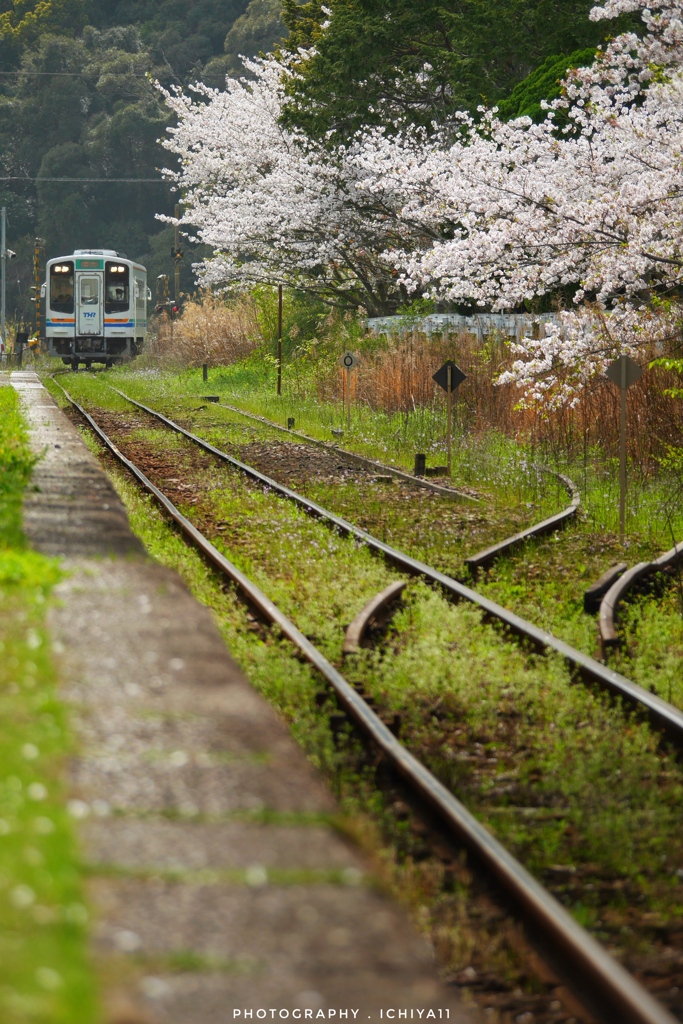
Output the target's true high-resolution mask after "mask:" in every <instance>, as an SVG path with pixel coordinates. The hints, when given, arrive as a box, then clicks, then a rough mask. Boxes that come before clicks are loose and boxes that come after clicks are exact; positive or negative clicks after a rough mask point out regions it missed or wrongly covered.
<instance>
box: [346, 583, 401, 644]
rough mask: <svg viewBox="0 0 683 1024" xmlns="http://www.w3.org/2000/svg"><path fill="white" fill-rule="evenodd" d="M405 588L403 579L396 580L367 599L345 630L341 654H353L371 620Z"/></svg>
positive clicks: (384, 609) (395, 600) (388, 605)
mask: <svg viewBox="0 0 683 1024" xmlns="http://www.w3.org/2000/svg"><path fill="white" fill-rule="evenodd" d="M405 588H406V584H405V580H397V581H396V583H390V584H389V586H388V587H386V588H385V589H384V590H383V591H382V592H381V594H377V596H376V597H373V599H372V601H368V603H367V604H366V606H365V608H362V609H361V610H360V611H359V612H358V615H356V617H355V619H354V620H353V622H352V623H351V625H350V626H349V628H348V629H347V630H346V636H345V637H344V646H343V648H342V654H353V653H354V652H355V651H357V650H358V648H359V647H360V645H361V643H362V642H363V637H364V636H365V634H366V632H367V629H368V626H369V625H370V623H371V622H372V620H373V619H376V618H377V617H378V616H380V615H381V614H382V613H383V612H386V610H387V609H388V608H389V607H390V605H392V604H394V603H395V602H397V601H398V600H399V598H400V596H401V594H402V593H403V591H404V590H405Z"/></svg>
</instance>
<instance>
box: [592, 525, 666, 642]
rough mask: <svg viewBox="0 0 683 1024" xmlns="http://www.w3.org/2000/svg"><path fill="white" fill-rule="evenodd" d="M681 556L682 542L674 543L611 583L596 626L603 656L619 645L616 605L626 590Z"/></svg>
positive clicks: (664, 569) (662, 570)
mask: <svg viewBox="0 0 683 1024" xmlns="http://www.w3.org/2000/svg"><path fill="white" fill-rule="evenodd" d="M681 556H683V543H681V544H676V545H674V547H672V548H670V549H669V551H665V552H664V554H663V555H660V556H659V558H655V560H654V562H638V564H637V565H634V566H632V567H631V568H630V569H628V570H627V571H626V572H625V573H624V574H623V576H621V578H620V579H618V580H617V581H616V583H613V584H612V586H611V587H610V588H609V590H608V591H607V593H606V594H605V596H604V597H603V599H602V601H601V602H600V614H599V619H598V626H599V629H600V646H601V648H602V656H603V658H606V657H607V654H608V652H609V651H610V650H613V649H614V648H615V647H619V646H620V645H621V637H620V636H619V634H618V632H617V627H616V617H617V607H618V605H619V603H620V602H621V601H623V599H624V597H625V596H626V594H627V592H628V591H629V590H630V589H631V587H632V586H633V585H634V583H636V582H637V581H638V580H641V579H643V577H645V576H653V575H654V574H655V573H657V572H665V571H666V570H667V569H671V568H672V567H673V566H674V565H675V564H676V562H678V560H679V559H680V558H681Z"/></svg>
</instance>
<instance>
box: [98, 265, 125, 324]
mask: <svg viewBox="0 0 683 1024" xmlns="http://www.w3.org/2000/svg"><path fill="white" fill-rule="evenodd" d="M129 301H130V273H129V269H128V267H126V266H124V264H123V263H107V264H106V265H105V268H104V312H105V313H121V312H124V311H127V309H128V304H129Z"/></svg>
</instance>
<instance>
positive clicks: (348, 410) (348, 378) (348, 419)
mask: <svg viewBox="0 0 683 1024" xmlns="http://www.w3.org/2000/svg"><path fill="white" fill-rule="evenodd" d="M346 430H347V432H348V433H351V367H350V366H348V367H347V369H346Z"/></svg>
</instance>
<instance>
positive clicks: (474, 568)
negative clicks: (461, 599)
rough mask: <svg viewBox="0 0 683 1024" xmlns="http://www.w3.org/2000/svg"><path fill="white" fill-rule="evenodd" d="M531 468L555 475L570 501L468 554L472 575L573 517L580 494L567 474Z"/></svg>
mask: <svg viewBox="0 0 683 1024" xmlns="http://www.w3.org/2000/svg"><path fill="white" fill-rule="evenodd" d="M533 468H534V469H537V470H539V471H540V472H542V473H551V474H553V475H554V476H557V478H558V479H559V480H560V482H561V483H562V484H564V486H565V487H566V488H567V490H568V491H569V496H570V498H571V502H570V503H569V505H567V507H566V508H563V509H562V511H561V512H556V513H555V515H554V516H550V517H549V518H548V519H543V520H542V521H541V522H540V523H535V524H534V525H533V526H529V527H527V529H526V530H521V531H520V532H519V533H515V534H513V536H512V537H507V538H506V539H505V540H501V541H499V542H498V544H492V545H491V546H490V547H488V548H484V549H483V551H477V553H476V554H475V555H470V557H469V558H466V559H465V565H466V566H467V567H468V569H469V570H470V571H471V573H472V575H473V576H474V577H476V575H477V573H478V571H479V570H480V569H483V568H485V567H486V566H487V565H490V564H491V562H493V561H495V559H496V558H500V556H501V555H505V554H507V553H508V551H512V550H513V549H514V548H517V547H519V546H520V545H521V544H523V543H524V542H525V541H527V540H530V539H531V538H532V537H541V536H543V534H545V533H552V532H553V530H557V529H559V527H561V526H565V525H566V524H567V522H568V521H569V520H570V519H573V518H574V516H575V515H576V513H577V511H578V508H579V505H580V504H581V495H580V494H579V491H578V489H577V488H576V486H575V484H574V482H573V480H570V479H569V477H568V476H564V474H563V473H555V470H552V469H547V468H546V467H545V466H534V467H533Z"/></svg>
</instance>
